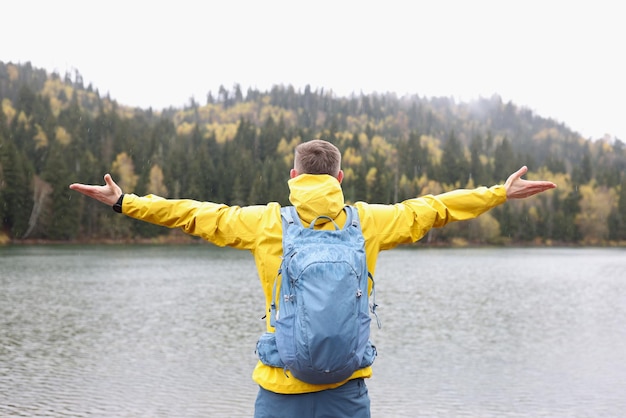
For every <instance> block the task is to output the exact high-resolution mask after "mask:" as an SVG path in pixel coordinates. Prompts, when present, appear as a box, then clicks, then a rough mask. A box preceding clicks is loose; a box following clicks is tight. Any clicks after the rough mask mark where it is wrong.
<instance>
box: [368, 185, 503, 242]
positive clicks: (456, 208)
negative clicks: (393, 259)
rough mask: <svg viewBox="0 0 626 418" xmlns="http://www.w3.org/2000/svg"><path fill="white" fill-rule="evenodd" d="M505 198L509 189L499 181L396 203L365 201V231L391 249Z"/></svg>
mask: <svg viewBox="0 0 626 418" xmlns="http://www.w3.org/2000/svg"><path fill="white" fill-rule="evenodd" d="M504 202H506V189H505V188H504V186H502V185H498V186H493V187H490V188H487V187H479V188H476V189H460V190H454V191H451V192H448V193H443V194H440V195H436V196H434V195H426V196H421V197H418V198H414V199H409V200H405V201H404V202H401V203H397V204H395V205H368V204H362V205H364V207H367V209H365V210H364V211H363V212H364V216H365V220H364V234H365V235H366V240H367V239H368V238H369V239H373V240H375V241H376V242H377V243H378V248H379V249H380V250H385V249H390V248H393V247H395V246H397V245H399V244H406V243H411V242H415V241H418V240H419V239H421V238H422V237H424V235H426V233H427V232H428V231H429V230H430V229H431V228H440V227H442V226H444V225H446V224H448V223H450V222H456V221H464V220H468V219H473V218H476V217H477V216H479V215H481V214H482V213H485V212H487V211H488V210H490V209H492V208H493V207H495V206H498V205H500V204H502V203H504ZM372 224H373V225H372ZM365 225H368V226H369V225H372V228H369V227H367V228H366V227H365ZM366 231H367V232H366ZM368 235H369V236H368Z"/></svg>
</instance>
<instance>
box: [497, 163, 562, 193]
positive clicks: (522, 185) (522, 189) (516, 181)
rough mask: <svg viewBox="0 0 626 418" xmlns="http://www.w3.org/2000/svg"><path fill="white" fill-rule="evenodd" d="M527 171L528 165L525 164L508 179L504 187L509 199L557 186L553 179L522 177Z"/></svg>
mask: <svg viewBox="0 0 626 418" xmlns="http://www.w3.org/2000/svg"><path fill="white" fill-rule="evenodd" d="M527 171H528V167H526V166H524V167H522V168H520V169H519V170H517V171H516V172H515V173H513V174H511V175H510V176H509V178H508V179H507V180H506V183H504V188H505V189H506V198H507V199H523V198H526V197H530V196H534V195H536V194H538V193H541V192H545V191H546V190H550V189H554V188H555V187H556V184H554V183H552V182H551V181H531V180H524V179H522V176H523V175H524V174H526V172H527Z"/></svg>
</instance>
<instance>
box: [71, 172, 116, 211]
mask: <svg viewBox="0 0 626 418" xmlns="http://www.w3.org/2000/svg"><path fill="white" fill-rule="evenodd" d="M104 182H105V185H104V186H92V185H88V184H81V183H73V184H70V189H72V190H76V191H77V192H79V193H82V194H84V195H85V196H89V197H91V198H92V199H96V200H97V201H99V202H102V203H104V204H105V205H108V206H113V205H114V204H115V203H116V202H117V200H118V199H119V198H120V196H121V195H122V189H121V188H120V186H118V185H117V183H115V182H114V181H113V179H112V178H111V175H110V174H105V175H104Z"/></svg>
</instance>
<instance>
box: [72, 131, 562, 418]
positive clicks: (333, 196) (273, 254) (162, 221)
mask: <svg viewBox="0 0 626 418" xmlns="http://www.w3.org/2000/svg"><path fill="white" fill-rule="evenodd" d="M526 171H527V168H526V167H522V168H521V169H519V170H518V171H517V172H516V173H514V174H512V175H511V176H510V177H509V178H508V179H507V181H506V182H505V184H504V185H497V186H493V187H491V188H486V187H480V188H477V189H474V190H456V191H453V192H448V193H444V194H441V195H438V196H432V195H428V196H423V197H419V198H415V199H409V200H406V201H404V202H402V203H397V204H394V205H379V204H368V203H365V202H357V203H355V205H354V206H355V207H356V208H357V210H358V214H359V218H360V222H361V227H362V231H363V236H364V238H365V252H366V255H367V265H368V269H369V271H370V272H371V274H372V275H373V274H374V272H375V267H376V259H377V257H378V253H379V252H380V251H382V250H388V249H391V248H393V247H395V246H397V245H399V244H403V243H411V242H415V241H417V240H419V239H420V238H422V237H423V236H424V235H425V234H426V233H427V232H428V231H429V230H430V229H431V228H434V227H442V226H444V225H446V224H447V223H449V222H454V221H461V220H467V219H472V218H475V217H477V216H479V215H480V214H482V213H484V212H486V211H488V210H489V209H491V208H493V207H495V206H497V205H500V204H502V203H504V202H506V200H507V199H518V198H525V197H529V196H532V195H535V194H537V193H541V192H543V191H546V190H548V189H553V188H555V187H556V185H555V184H554V183H551V182H548V181H527V180H523V179H522V178H521V177H522V176H523V175H524V174H525V173H526ZM290 177H291V178H290V180H289V188H290V196H289V200H290V201H291V203H292V204H293V205H294V206H295V207H296V209H297V213H298V216H299V217H300V219H301V220H302V223H303V224H304V226H305V227H307V226H309V224H310V222H311V221H312V220H313V219H315V218H317V217H319V216H327V217H328V218H330V219H333V220H334V222H335V223H336V224H337V225H339V227H343V225H344V223H345V220H346V213H345V211H343V207H344V205H345V203H344V196H343V192H342V189H341V181H342V180H343V171H342V170H341V153H340V152H339V150H338V149H337V148H336V147H335V146H334V145H332V144H330V143H329V142H326V141H322V140H313V141H309V142H305V143H303V144H300V145H299V146H298V147H296V151H295V160H294V168H293V169H292V170H291V172H290ZM104 180H105V183H106V184H105V185H104V186H91V185H84V184H76V183H75V184H72V185H70V188H71V189H72V190H76V191H78V192H80V193H83V194H84V195H86V196H89V197H91V198H94V199H96V200H98V201H100V202H102V203H104V204H107V205H109V206H113V208H114V209H115V210H116V211H118V212H121V213H124V214H126V215H128V216H130V217H133V218H136V219H140V220H143V221H146V222H151V223H154V224H158V225H162V226H166V227H169V228H181V229H182V230H183V231H185V232H186V233H189V234H192V235H196V236H200V237H202V238H204V239H206V240H207V241H210V242H212V243H214V244H216V245H219V246H231V247H235V248H239V249H246V250H250V251H251V252H252V254H253V256H254V259H255V262H256V266H257V271H258V274H259V278H260V281H261V286H262V287H263V291H264V294H265V308H266V312H267V311H268V310H269V307H270V304H271V299H272V294H273V292H272V289H273V284H274V279H275V277H276V273H277V271H278V268H279V266H280V262H281V255H282V223H281V215H280V205H279V204H278V203H269V204H267V205H264V206H248V207H238V206H227V205H224V204H218V203H211V202H198V201H193V200H167V199H163V198H161V197H158V196H154V195H147V196H144V197H139V196H135V195H133V194H128V195H124V194H123V192H122V190H121V189H120V187H119V186H118V185H117V184H116V183H115V182H114V181H113V180H112V178H111V176H110V175H109V174H107V175H105V176H104ZM321 219H322V220H323V219H325V218H321ZM315 227H316V228H318V229H331V228H334V225H333V223H332V222H330V221H327V222H325V223H324V222H316V224H315ZM266 321H267V322H266V326H267V330H268V331H273V328H272V327H271V326H270V322H269V321H270V318H269V315H268V318H267V319H266ZM371 375H372V369H371V366H369V367H365V368H363V369H360V370H357V371H356V372H354V373H353V374H352V376H351V377H350V378H349V379H347V380H346V381H343V382H339V383H334V384H324V385H313V384H309V383H306V382H303V381H300V380H298V379H296V378H295V377H294V376H291V375H290V373H289V371H285V370H284V369H282V368H276V367H271V366H267V365H265V364H263V363H262V362H260V361H259V362H258V363H257V366H256V367H255V370H254V372H253V379H254V381H255V382H256V383H258V384H259V394H258V396H257V400H256V404H255V417H306V416H312V417H314V416H332V417H352V418H353V417H369V416H370V402H369V396H368V393H367V387H366V385H365V382H364V379H365V378H369V377H370V376H371Z"/></svg>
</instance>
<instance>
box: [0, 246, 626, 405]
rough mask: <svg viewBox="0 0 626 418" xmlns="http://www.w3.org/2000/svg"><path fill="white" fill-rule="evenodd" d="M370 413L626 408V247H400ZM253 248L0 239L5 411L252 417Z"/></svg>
mask: <svg viewBox="0 0 626 418" xmlns="http://www.w3.org/2000/svg"><path fill="white" fill-rule="evenodd" d="M376 280H377V281H376V284H377V289H378V293H377V302H378V303H379V304H380V308H379V311H378V312H379V315H380V317H381V320H382V322H383V327H382V329H380V330H378V329H374V330H373V339H374V340H375V342H376V344H377V347H378V350H379V357H378V359H377V360H376V364H375V368H374V377H373V378H372V379H370V380H369V381H368V386H369V388H370V397H371V399H372V412H373V416H374V417H431V416H441V417H540V416H549V417H577V416H579V417H619V416H626V250H623V249H418V250H415V249H401V250H394V251H390V252H386V253H383V254H382V256H381V258H380V260H379V263H378V272H377V276H376ZM262 311H263V305H262V295H261V291H260V286H258V282H257V278H256V272H255V269H254V265H253V262H252V258H251V256H250V255H249V254H247V253H245V252H238V251H235V250H230V249H218V248H214V247H212V246H209V245H197V246H89V247H78V246H58V247H57V246H34V247H4V248H2V247H0V416H29V417H30V416H37V417H86V416H95V417H100V416H102V417H248V416H251V415H252V410H253V403H254V399H255V396H256V392H257V387H256V386H255V384H254V383H253V382H252V380H251V378H250V376H251V373H252V369H253V367H254V364H255V363H256V358H255V356H254V345H255V342H256V340H257V338H258V336H259V335H260V333H261V332H262V331H263V327H264V322H263V321H261V320H260V319H259V318H260V317H261V316H262V315H263V312H262Z"/></svg>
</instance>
